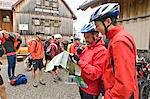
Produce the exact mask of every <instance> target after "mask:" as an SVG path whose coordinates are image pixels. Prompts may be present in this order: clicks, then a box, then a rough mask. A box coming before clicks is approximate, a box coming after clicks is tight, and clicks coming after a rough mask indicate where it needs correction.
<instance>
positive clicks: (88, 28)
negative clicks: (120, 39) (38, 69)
mask: <svg viewBox="0 0 150 99" xmlns="http://www.w3.org/2000/svg"><path fill="white" fill-rule="evenodd" d="M92 31H95V25H94V23H93V22H91V23H89V24H86V25H84V27H83V28H82V29H81V31H80V32H81V33H87V32H92Z"/></svg>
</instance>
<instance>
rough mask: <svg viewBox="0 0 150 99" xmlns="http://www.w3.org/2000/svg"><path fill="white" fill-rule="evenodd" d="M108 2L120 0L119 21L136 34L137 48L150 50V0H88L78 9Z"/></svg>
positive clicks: (118, 0)
mask: <svg viewBox="0 0 150 99" xmlns="http://www.w3.org/2000/svg"><path fill="white" fill-rule="evenodd" d="M107 2H119V3H120V5H121V14H120V20H119V22H120V23H122V24H123V25H124V27H125V28H126V29H127V30H128V31H129V32H130V33H131V34H132V35H133V36H134V39H135V42H136V45H137V48H138V49H140V50H150V6H149V5H150V0H87V1H86V2H84V3H83V4H82V5H80V6H79V8H78V9H81V10H86V9H87V8H89V7H91V8H94V7H97V6H99V5H101V4H103V3H107Z"/></svg>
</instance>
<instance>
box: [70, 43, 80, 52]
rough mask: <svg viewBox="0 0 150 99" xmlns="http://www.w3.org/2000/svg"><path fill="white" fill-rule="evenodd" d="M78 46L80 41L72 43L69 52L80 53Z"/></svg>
mask: <svg viewBox="0 0 150 99" xmlns="http://www.w3.org/2000/svg"><path fill="white" fill-rule="evenodd" d="M78 47H79V43H73V44H70V51H69V52H70V53H74V54H76V55H78V54H77V50H78Z"/></svg>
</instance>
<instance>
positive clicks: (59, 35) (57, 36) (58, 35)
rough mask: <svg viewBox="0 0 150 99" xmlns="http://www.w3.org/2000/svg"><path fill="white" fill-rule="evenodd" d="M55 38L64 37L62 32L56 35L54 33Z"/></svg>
mask: <svg viewBox="0 0 150 99" xmlns="http://www.w3.org/2000/svg"><path fill="white" fill-rule="evenodd" d="M54 38H55V39H58V38H62V36H61V34H55V35H54Z"/></svg>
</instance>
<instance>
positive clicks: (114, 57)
mask: <svg viewBox="0 0 150 99" xmlns="http://www.w3.org/2000/svg"><path fill="white" fill-rule="evenodd" d="M119 8H120V6H119V4H118V3H108V4H103V5H101V6H100V8H99V9H97V10H96V11H95V12H94V13H93V14H92V15H91V21H94V22H95V25H96V30H97V31H99V32H101V33H102V34H103V35H106V37H107V38H108V39H109V40H110V42H109V45H108V51H107V53H106V61H105V65H104V72H103V80H104V87H105V96H104V97H105V99H138V81H137V76H136V67H135V61H136V46H135V43H134V40H133V38H132V36H131V35H130V34H129V33H128V32H127V31H125V30H124V28H123V27H122V26H120V25H117V24H116V23H117V21H116V20H117V18H118V15H119V13H120V9H119Z"/></svg>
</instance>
